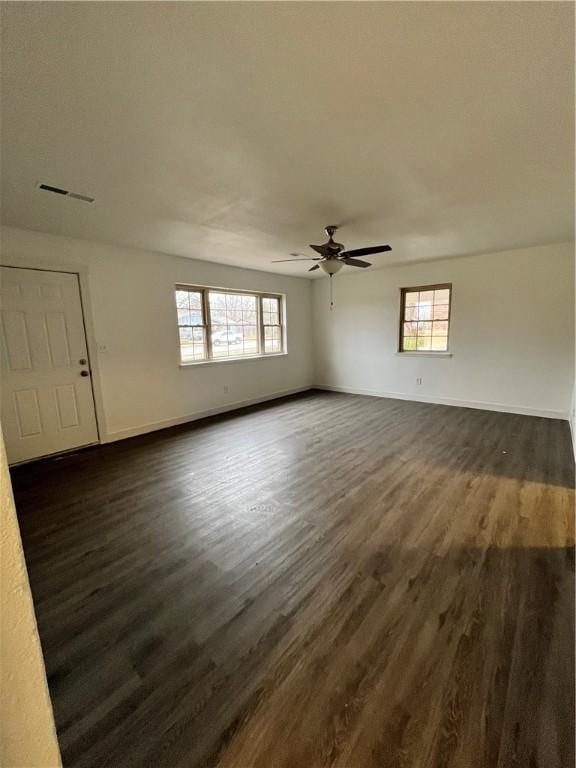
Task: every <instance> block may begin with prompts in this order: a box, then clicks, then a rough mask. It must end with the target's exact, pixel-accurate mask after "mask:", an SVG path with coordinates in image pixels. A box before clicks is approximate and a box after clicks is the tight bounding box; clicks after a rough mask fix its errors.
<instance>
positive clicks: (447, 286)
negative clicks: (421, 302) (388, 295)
mask: <svg viewBox="0 0 576 768" xmlns="http://www.w3.org/2000/svg"><path fill="white" fill-rule="evenodd" d="M443 290H448V292H449V298H448V318H447V320H448V333H447V335H446V349H404V322H408V321H405V320H404V318H405V314H406V294H408V293H415V292H416V291H418V292H419V293H421V292H423V291H443ZM432 306H434V304H433V305H432ZM451 319H452V283H434V284H433V285H416V286H412V287H409V288H400V322H399V324H398V354H399V355H433V356H434V355H438V356H445V355H449V354H450V326H451ZM432 322H433V321H432Z"/></svg>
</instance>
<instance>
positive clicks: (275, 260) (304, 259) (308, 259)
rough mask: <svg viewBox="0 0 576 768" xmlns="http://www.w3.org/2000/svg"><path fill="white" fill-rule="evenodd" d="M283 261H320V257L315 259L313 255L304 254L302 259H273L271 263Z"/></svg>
mask: <svg viewBox="0 0 576 768" xmlns="http://www.w3.org/2000/svg"><path fill="white" fill-rule="evenodd" d="M284 261H322V259H315V258H314V256H310V257H307V256H305V257H304V258H303V259H274V261H273V262H272V264H282V263H283V262H284Z"/></svg>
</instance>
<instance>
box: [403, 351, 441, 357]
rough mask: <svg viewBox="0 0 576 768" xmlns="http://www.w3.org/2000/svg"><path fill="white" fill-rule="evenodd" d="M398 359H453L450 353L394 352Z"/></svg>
mask: <svg viewBox="0 0 576 768" xmlns="http://www.w3.org/2000/svg"><path fill="white" fill-rule="evenodd" d="M396 355H397V356H398V357H453V353H452V352H396Z"/></svg>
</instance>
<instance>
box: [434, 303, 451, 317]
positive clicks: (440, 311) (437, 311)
mask: <svg viewBox="0 0 576 768" xmlns="http://www.w3.org/2000/svg"><path fill="white" fill-rule="evenodd" d="M449 311H450V307H449V305H448V304H436V305H434V320H448V313H449Z"/></svg>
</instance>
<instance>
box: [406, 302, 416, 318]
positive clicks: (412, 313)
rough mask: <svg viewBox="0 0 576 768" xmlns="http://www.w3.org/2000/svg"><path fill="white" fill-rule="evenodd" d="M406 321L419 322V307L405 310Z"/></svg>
mask: <svg viewBox="0 0 576 768" xmlns="http://www.w3.org/2000/svg"><path fill="white" fill-rule="evenodd" d="M404 320H418V307H417V306H416V305H415V306H413V307H405V308H404Z"/></svg>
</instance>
